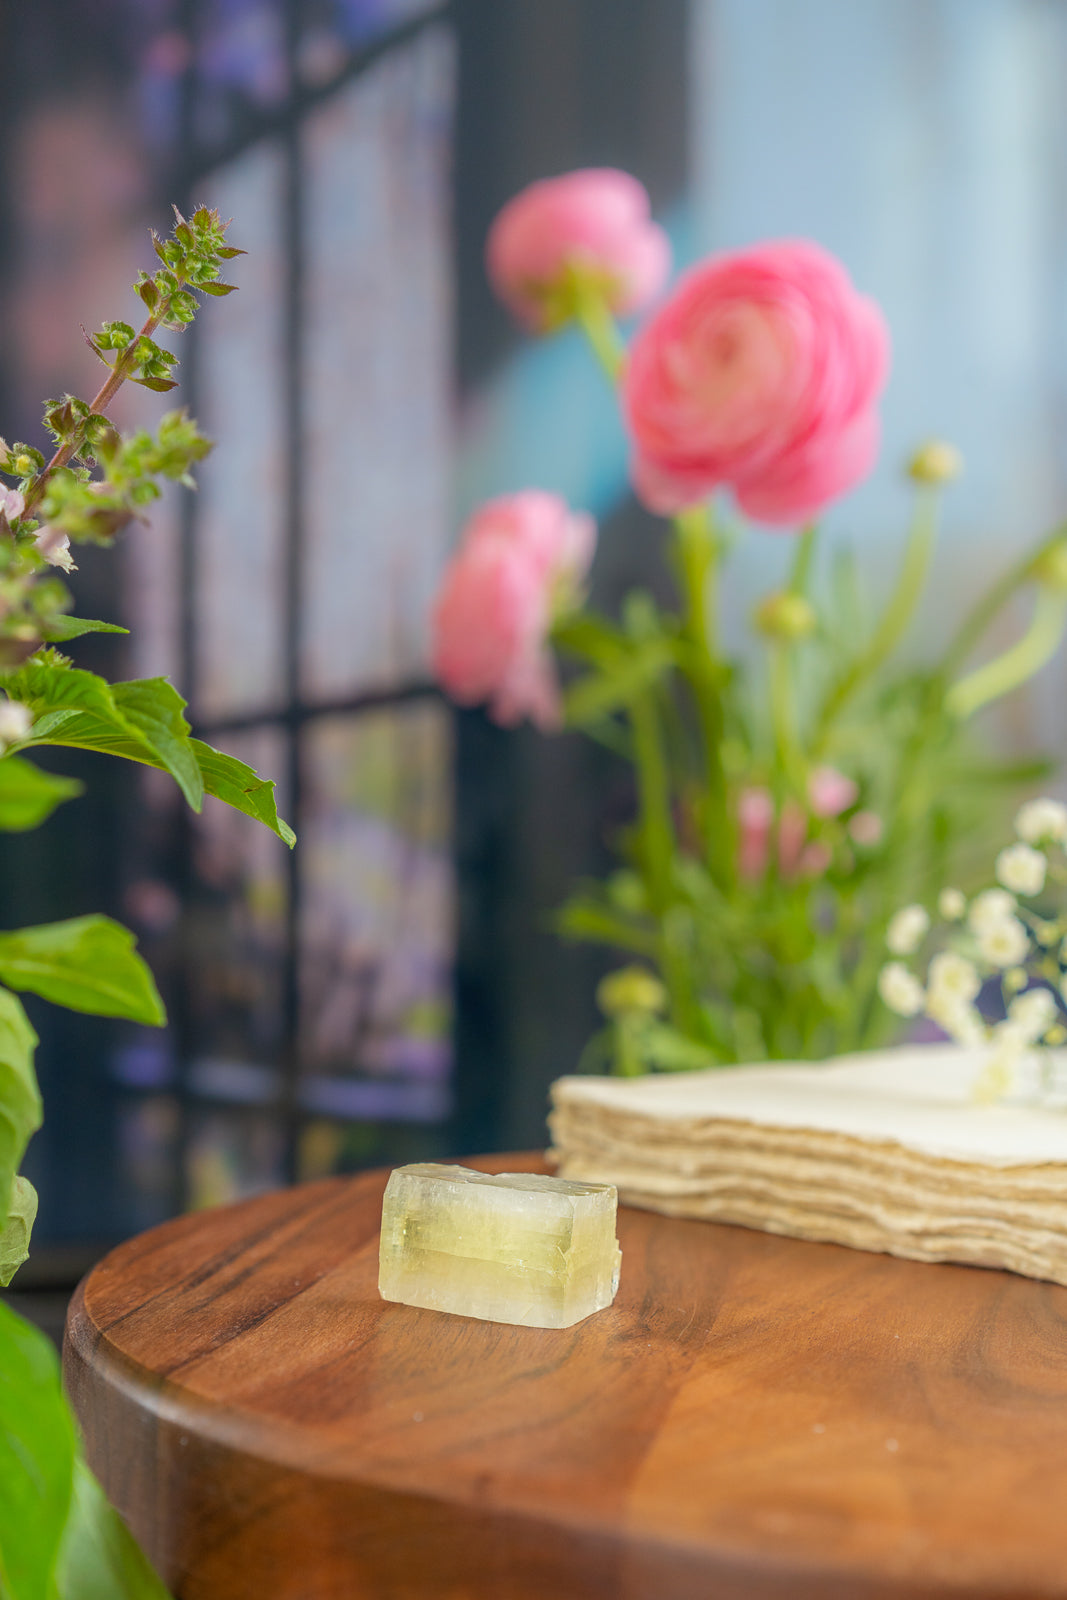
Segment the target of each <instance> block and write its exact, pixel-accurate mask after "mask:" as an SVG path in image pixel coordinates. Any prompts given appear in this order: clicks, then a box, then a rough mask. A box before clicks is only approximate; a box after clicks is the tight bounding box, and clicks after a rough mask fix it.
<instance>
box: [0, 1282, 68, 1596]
mask: <svg viewBox="0 0 1067 1600" xmlns="http://www.w3.org/2000/svg"><path fill="white" fill-rule="evenodd" d="M75 1441H76V1436H75V1428H74V1420H73V1418H72V1416H71V1414H70V1411H69V1410H68V1408H67V1405H66V1402H65V1401H64V1399H63V1392H62V1390H61V1388H60V1383H59V1363H58V1361H57V1360H56V1354H55V1351H54V1350H53V1348H52V1345H51V1343H50V1342H49V1340H48V1339H46V1338H45V1336H44V1334H43V1333H40V1332H38V1330H37V1329H36V1328H33V1327H31V1326H30V1324H29V1323H28V1322H24V1321H23V1319H22V1318H21V1317H18V1316H16V1315H15V1313H14V1312H13V1311H11V1310H10V1309H9V1308H8V1307H7V1306H5V1305H0V1594H2V1595H3V1596H4V1597H5V1600H8V1597H9V1596H10V1600H54V1595H55V1588H54V1580H55V1571H56V1560H57V1556H58V1554H59V1547H60V1541H61V1539H62V1537H63V1530H64V1528H65V1527H66V1524H67V1518H68V1515H69V1512H70V1504H71V1493H72V1487H73V1478H74V1457H75V1449H76V1442H75ZM71 1593H72V1600H73V1591H72V1592H71Z"/></svg>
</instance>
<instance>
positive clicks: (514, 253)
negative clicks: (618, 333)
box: [486, 167, 671, 331]
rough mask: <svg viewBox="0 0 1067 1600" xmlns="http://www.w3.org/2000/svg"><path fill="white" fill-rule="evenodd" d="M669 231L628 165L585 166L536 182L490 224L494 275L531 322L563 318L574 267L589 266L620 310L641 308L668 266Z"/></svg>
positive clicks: (544, 325) (489, 262)
mask: <svg viewBox="0 0 1067 1600" xmlns="http://www.w3.org/2000/svg"><path fill="white" fill-rule="evenodd" d="M670 264H671V252H670V245H669V243H668V241H667V235H666V234H665V233H664V232H663V229H662V228H661V227H659V225H658V224H657V223H655V222H653V221H652V219H651V217H650V215H649V203H648V194H647V192H646V190H645V188H644V186H643V185H642V184H640V183H638V181H637V179H636V178H632V177H631V176H630V174H629V173H628V172H619V171H616V170H615V169H614V168H612V167H587V168H584V169H582V170H580V171H578V172H568V173H565V174H564V175H563V176H562V177H560V178H543V179H542V180H541V181H540V182H539V183H531V184H530V186H529V187H528V188H526V189H523V190H522V192H521V193H520V194H517V195H516V196H515V198H514V199H513V200H509V201H508V203H507V205H506V206H504V208H503V210H502V211H500V212H499V213H498V215H497V218H496V220H495V222H494V223H493V226H492V228H491V229H490V231H489V239H488V243H487V246H486V266H487V270H488V273H489V281H490V282H491V283H492V285H493V288H494V289H495V290H496V292H497V294H498V295H499V296H500V298H501V299H502V300H503V301H504V303H505V305H507V306H509V307H510V309H511V310H512V311H513V312H514V313H515V315H516V316H517V317H519V318H520V319H521V321H523V322H525V323H526V324H527V325H528V326H530V327H532V328H535V329H538V330H540V331H544V330H546V329H548V328H551V327H553V326H555V325H556V324H557V323H558V322H559V321H560V320H561V305H560V292H561V290H562V289H563V288H564V285H565V281H566V276H567V273H568V269H577V270H578V271H580V272H582V273H583V274H585V275H586V276H587V277H588V278H589V279H590V280H591V281H592V282H593V283H595V284H596V285H597V286H598V287H599V288H600V289H601V290H602V292H603V293H604V295H605V297H606V299H607V303H608V306H609V307H610V309H611V310H612V311H613V312H615V313H617V314H618V315H620V316H627V315H629V314H630V313H632V312H634V311H640V310H643V309H644V307H645V306H647V305H649V304H650V303H651V301H652V300H654V299H655V297H656V295H657V294H658V293H659V292H660V290H661V289H662V287H663V285H664V283H665V282H666V280H667V275H668V273H669V272H670Z"/></svg>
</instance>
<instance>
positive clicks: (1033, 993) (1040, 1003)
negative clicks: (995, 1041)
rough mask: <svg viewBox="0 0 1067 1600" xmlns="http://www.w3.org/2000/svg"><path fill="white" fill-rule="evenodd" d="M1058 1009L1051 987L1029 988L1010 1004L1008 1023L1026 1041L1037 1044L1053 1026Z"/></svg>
mask: <svg viewBox="0 0 1067 1600" xmlns="http://www.w3.org/2000/svg"><path fill="white" fill-rule="evenodd" d="M1058 1010H1059V1007H1058V1006H1057V1005H1056V999H1055V996H1054V995H1053V993H1052V991H1051V989H1027V991H1026V993H1025V994H1019V995H1016V996H1015V999H1014V1000H1013V1001H1012V1002H1011V1004H1010V1005H1009V1006H1008V1023H1009V1024H1010V1025H1011V1026H1012V1027H1013V1028H1014V1029H1015V1030H1016V1032H1017V1033H1018V1035H1019V1037H1020V1038H1021V1039H1022V1040H1023V1041H1024V1043H1026V1044H1028V1045H1030V1044H1035V1043H1036V1042H1037V1040H1038V1039H1040V1038H1042V1036H1043V1035H1044V1034H1046V1033H1047V1032H1048V1030H1049V1028H1051V1026H1052V1024H1053V1023H1054V1022H1055V1020H1056V1015H1057V1012H1058ZM994 1033H996V1029H994Z"/></svg>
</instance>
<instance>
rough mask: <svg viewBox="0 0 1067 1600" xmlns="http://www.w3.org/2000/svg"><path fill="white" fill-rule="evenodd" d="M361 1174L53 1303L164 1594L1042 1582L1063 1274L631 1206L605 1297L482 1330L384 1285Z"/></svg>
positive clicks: (88, 1413) (281, 1197) (373, 1192)
mask: <svg viewBox="0 0 1067 1600" xmlns="http://www.w3.org/2000/svg"><path fill="white" fill-rule="evenodd" d="M471 1164H472V1165H475V1164H478V1165H481V1166H483V1167H485V1168H486V1169H487V1170H498V1171H500V1170H515V1169H517V1168H523V1169H526V1170H537V1169H540V1163H539V1162H538V1160H537V1158H535V1157H530V1156H527V1157H514V1156H512V1157H508V1158H495V1159H494V1160H492V1161H485V1162H479V1163H473V1162H472V1163H471ZM541 1170H543V1169H541ZM384 1182H385V1174H384V1173H371V1174H367V1175H364V1176H361V1177H359V1178H355V1179H334V1180H328V1181H326V1182H323V1183H316V1184H311V1185H307V1186H304V1187H301V1188H297V1189H292V1190H289V1191H285V1192H281V1193H276V1194H270V1195H265V1196H262V1197H260V1198H257V1199H255V1200H250V1201H246V1202H244V1203H242V1204H240V1205H236V1206H231V1207H227V1208H225V1209H221V1210H218V1211H210V1212H202V1213H199V1214H196V1215H193V1216H188V1217H183V1218H181V1219H179V1220H177V1221H175V1222H171V1223H168V1224H166V1225H165V1226H164V1227H162V1228H157V1229H155V1230H153V1231H152V1232H150V1233H147V1234H143V1235H142V1236H140V1237H139V1238H137V1239H133V1240H131V1241H130V1242H129V1243H127V1244H125V1245H122V1246H121V1247H120V1248H119V1249H118V1250H116V1251H114V1252H113V1253H112V1254H111V1255H110V1256H108V1257H107V1258H106V1260H104V1261H103V1262H102V1263H101V1264H100V1265H99V1266H98V1267H97V1268H96V1270H95V1271H94V1272H93V1273H92V1274H91V1275H90V1276H89V1277H88V1278H87V1279H86V1281H85V1283H84V1284H83V1286H82V1288H81V1290H80V1291H79V1293H78V1296H77V1298H76V1300H75V1303H74V1305H73V1307H72V1310H71V1317H70V1322H69V1326H68V1337H67V1351H66V1370H67V1378H68V1384H69V1387H70V1390H71V1394H72V1397H73V1400H74V1403H75V1407H76V1409H77V1410H78V1412H79V1414H80V1417H81V1419H82V1425H83V1428H84V1431H85V1436H86V1441H87V1448H88V1452H89V1458H90V1461H91V1463H92V1465H93V1466H94V1468H95V1470H96V1471H97V1473H98V1475H99V1476H100V1477H101V1479H102V1480H103V1482H104V1484H105V1485H106V1487H107V1488H108V1490H109V1491H110V1493H111V1495H112V1497H113V1498H114V1499H115V1500H116V1502H117V1503H118V1505H119V1506H120V1508H121V1509H122V1510H123V1511H124V1512H125V1514H126V1515H127V1517H128V1519H129V1521H130V1522H131V1524H132V1526H133V1527H134V1529H135V1531H136V1532H137V1534H138V1535H139V1536H140V1538H141V1539H142V1541H143V1542H144V1544H145V1545H146V1547H147V1548H148V1550H149V1551H150V1553H151V1554H152V1555H153V1557H154V1558H155V1560H156V1562H157V1564H158V1565H159V1566H160V1568H161V1569H162V1571H163V1573H164V1575H165V1577H166V1578H167V1579H168V1580H169V1582H170V1583H171V1584H172V1586H173V1587H174V1588H175V1590H176V1593H177V1594H178V1595H179V1596H180V1597H181V1600H246V1597H247V1600H253V1597H255V1600H362V1597H368V1600H370V1597H373V1600H408V1597H411V1600H416V1597H417V1600H489V1597H492V1600H549V1597H551V1600H590V1597H593V1596H596V1597H601V1596H603V1597H606V1600H652V1597H654V1600H712V1597H713V1600H735V1597H736V1600H740V1597H742V1596H743V1597H745V1600H769V1597H772V1596H774V1597H778V1600H781V1597H784V1596H789V1597H790V1600H806V1597H811V1600H882V1597H886V1600H888V1597H890V1596H895V1597H903V1596H908V1597H910V1600H915V1597H925V1596H930V1597H933V1596H939V1597H941V1596H954V1597H957V1600H959V1597H963V1596H974V1597H978V1596H981V1597H986V1600H992V1597H994V1596H997V1597H1003V1600H1030V1597H1037V1596H1041V1597H1049V1596H1061V1597H1067V1289H1063V1288H1057V1287H1054V1286H1052V1285H1049V1284H1044V1283H1035V1282H1031V1281H1029V1280H1027V1279H1025V1278H1017V1277H1013V1276H1011V1275H1010V1274H1007V1273H1002V1272H992V1271H982V1270H980V1269H978V1268H970V1267H953V1266H926V1265H921V1264H919V1263H915V1262H907V1261H896V1260H892V1259H891V1258H889V1257H886V1256H876V1255H867V1254H863V1253H861V1252H858V1251H851V1250H846V1249H842V1248H840V1247H838V1246H835V1245H820V1244H806V1243H802V1242H800V1241H797V1240H790V1239H778V1238H774V1237H772V1236H770V1235H767V1234H761V1233H755V1232H750V1231H748V1230H745V1229H741V1228H730V1227H721V1226H716V1225H714V1224H711V1223H704V1222H679V1221H671V1220H669V1219H667V1218H664V1217H659V1216H655V1215H653V1214H651V1213H648V1212H641V1211H635V1210H630V1209H628V1208H623V1209H621V1210H620V1213H619V1237H620V1240H621V1242H622V1249H623V1260H622V1280H621V1286H620V1289H619V1295H618V1299H617V1301H616V1303H615V1305H614V1306H613V1307H611V1309H610V1310H608V1311H604V1312H601V1313H599V1314H598V1315H596V1316H593V1317H591V1318H589V1319H588V1320H587V1321H586V1322H584V1323H581V1324H579V1325H578V1326H577V1327H574V1328H569V1329H566V1330H564V1331H549V1330H542V1329H533V1328H515V1327H505V1326H500V1325H497V1324H492V1323H484V1322H475V1321H471V1320H468V1319H466V1318H461V1317H450V1316H446V1315H443V1314H441V1313H438V1312H432V1311H420V1310H415V1309H412V1308H410V1307H407V1306H401V1305H389V1304H386V1303H384V1302H383V1301H381V1300H380V1299H379V1297H378V1293H377V1262H378V1225H379V1218H380V1210H381V1196H382V1190H383V1187H384Z"/></svg>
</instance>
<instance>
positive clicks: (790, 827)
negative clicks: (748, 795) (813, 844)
mask: <svg viewBox="0 0 1067 1600" xmlns="http://www.w3.org/2000/svg"><path fill="white" fill-rule="evenodd" d="M807 838H808V819H807V817H806V816H805V815H804V811H803V808H802V807H801V806H798V805H797V803H796V801H795V800H786V802H785V803H784V805H783V806H782V814H781V816H780V817H779V819H778V870H779V872H780V873H781V875H782V877H783V878H792V877H795V876H796V874H797V872H799V870H800V863H801V859H802V857H803V854H804V846H805V844H806V843H807Z"/></svg>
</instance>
